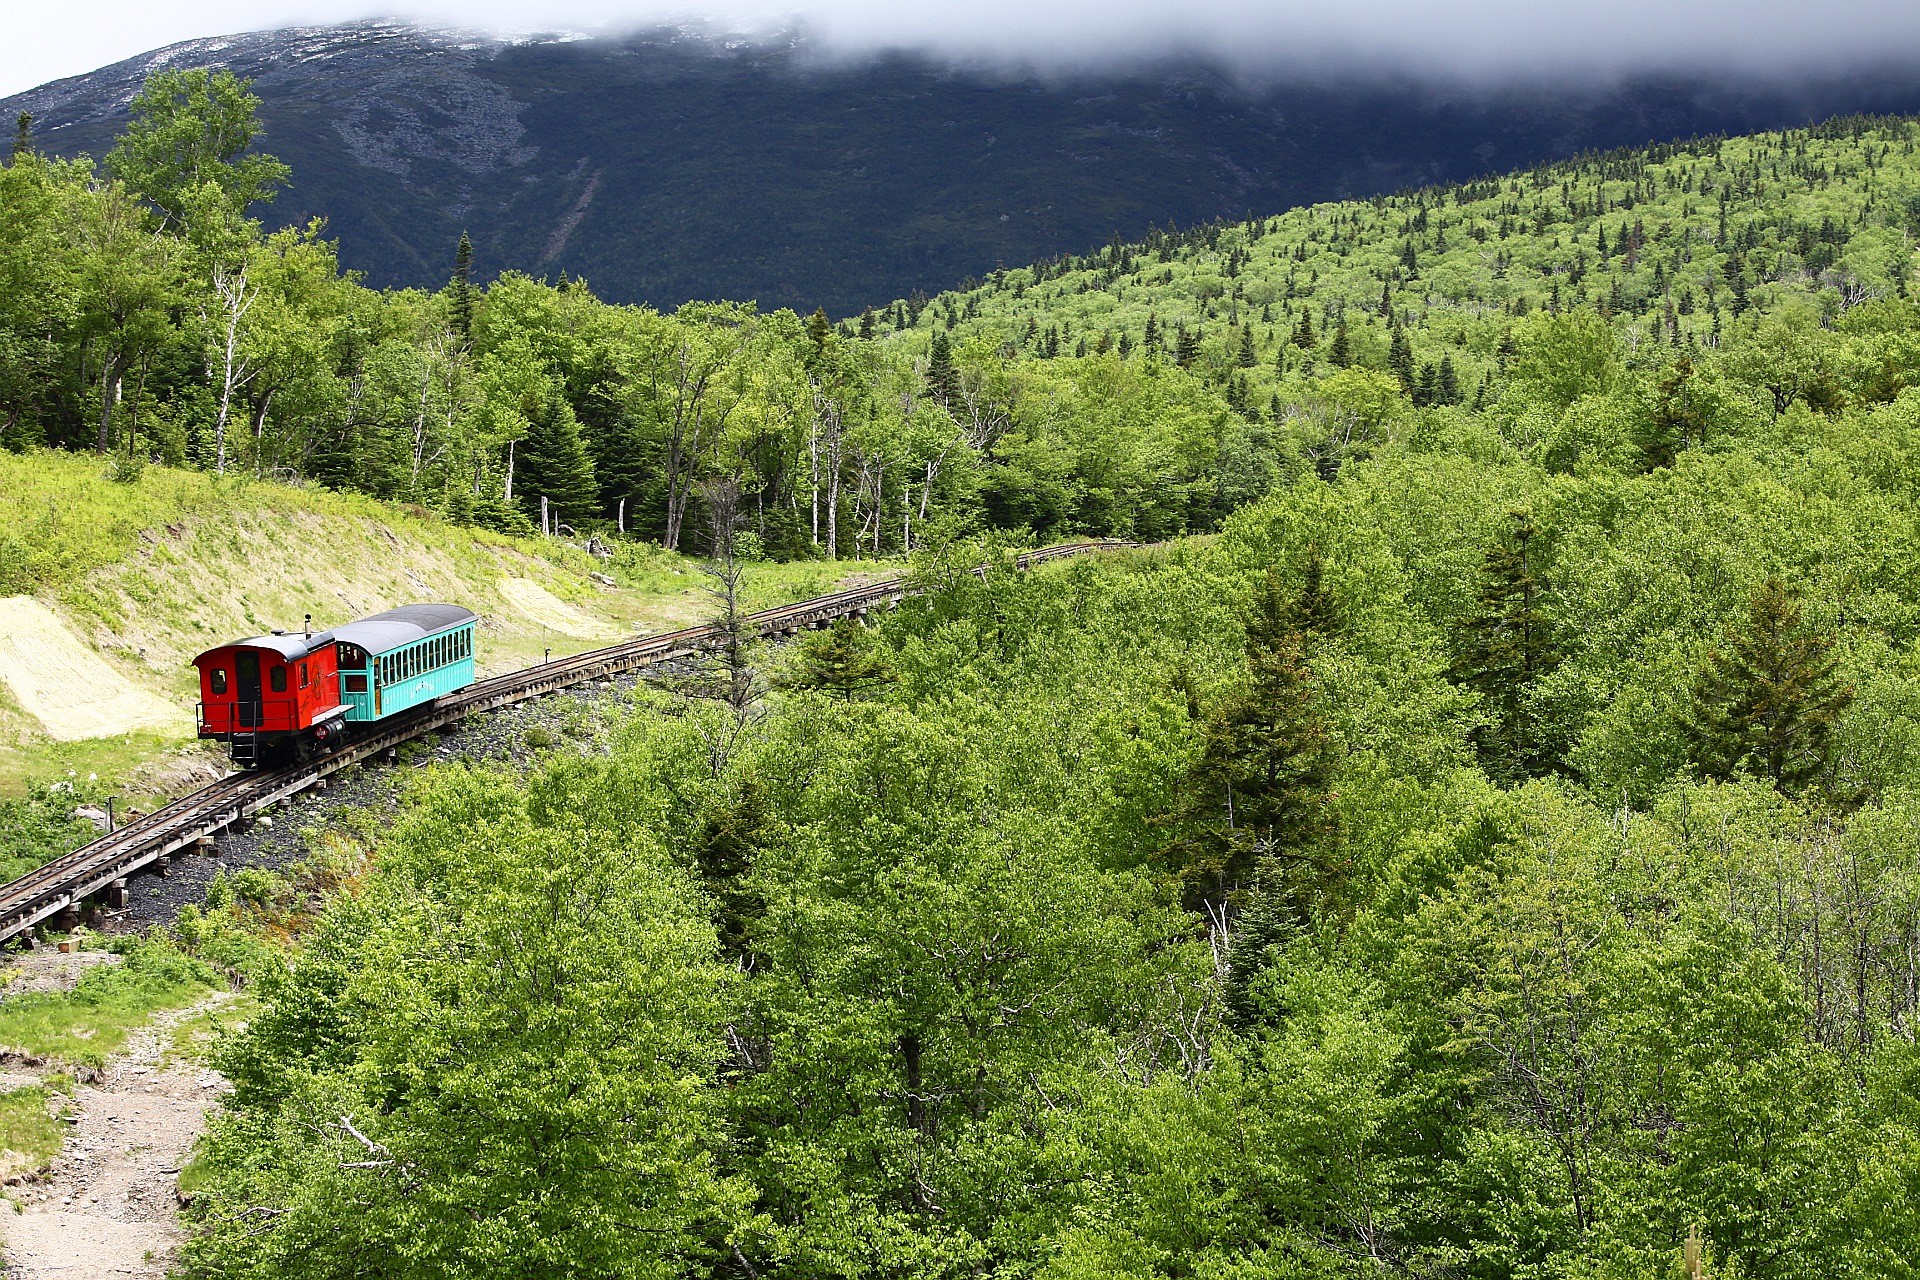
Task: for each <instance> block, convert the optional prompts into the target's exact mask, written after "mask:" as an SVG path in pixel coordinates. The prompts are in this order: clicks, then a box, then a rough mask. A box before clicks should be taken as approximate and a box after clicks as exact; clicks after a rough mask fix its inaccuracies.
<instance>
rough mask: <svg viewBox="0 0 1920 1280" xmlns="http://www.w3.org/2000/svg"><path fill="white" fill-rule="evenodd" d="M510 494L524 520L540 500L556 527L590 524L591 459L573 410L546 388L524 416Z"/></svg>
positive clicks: (593, 500) (594, 496)
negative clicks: (559, 523) (524, 433)
mask: <svg viewBox="0 0 1920 1280" xmlns="http://www.w3.org/2000/svg"><path fill="white" fill-rule="evenodd" d="M515 469H516V471H517V472H518V474H517V475H516V476H515V478H514V486H513V487H514V491H515V494H516V496H518V497H519V498H520V501H521V505H522V506H523V507H525V508H526V510H527V514H528V515H529V516H531V517H537V516H538V515H539V511H540V499H542V498H545V499H546V500H547V510H548V513H549V515H550V516H552V518H553V519H555V520H556V521H565V522H567V523H569V524H579V523H582V522H584V521H587V520H590V519H592V518H593V516H594V514H595V512H596V509H597V507H598V499H599V490H598V488H597V486H596V485H595V484H594V478H593V459H592V458H590V457H589V456H588V455H587V446H586V442H585V441H584V440H583V439H581V436H580V422H579V419H577V418H576V417H575V416H574V412H573V406H572V405H570V404H568V403H567V398H566V397H565V396H564V395H562V394H561V393H560V389H559V388H558V387H555V386H553V385H552V384H550V383H549V384H548V385H546V386H545V387H544V388H542V389H541V391H540V392H539V393H538V394H537V395H536V396H535V398H534V401H533V404H532V412H531V413H530V414H528V416H527V436H526V439H524V440H522V441H520V444H519V448H518V451H517V453H516V455H515Z"/></svg>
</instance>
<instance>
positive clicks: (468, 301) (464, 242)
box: [447, 231, 473, 342]
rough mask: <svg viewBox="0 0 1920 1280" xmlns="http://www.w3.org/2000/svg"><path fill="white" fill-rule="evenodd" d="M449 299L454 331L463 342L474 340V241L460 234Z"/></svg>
mask: <svg viewBox="0 0 1920 1280" xmlns="http://www.w3.org/2000/svg"><path fill="white" fill-rule="evenodd" d="M447 297H448V299H449V301H450V302H451V304H452V323H453V331H454V332H455V333H457V334H459V335H460V340H461V341H462V342H471V341H472V340H473V241H472V240H470V239H468V238H467V233H466V232H464V231H462V232H461V233H460V244H459V246H458V247H457V248H456V249H454V251H453V279H451V280H450V281H448V282H447Z"/></svg>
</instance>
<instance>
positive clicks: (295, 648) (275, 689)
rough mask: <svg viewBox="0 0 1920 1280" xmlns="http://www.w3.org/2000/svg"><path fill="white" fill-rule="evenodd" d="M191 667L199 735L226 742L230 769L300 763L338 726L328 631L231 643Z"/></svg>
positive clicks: (340, 714) (340, 708)
mask: <svg viewBox="0 0 1920 1280" xmlns="http://www.w3.org/2000/svg"><path fill="white" fill-rule="evenodd" d="M193 664H194V665H195V666H196V667H198V668H200V736H201V737H203V738H218V739H220V740H222V741H224V742H226V743H227V744H228V747H229V749H230V750H231V751H232V752H233V759H234V762H235V763H236V764H240V765H256V764H259V763H261V762H263V761H264V760H266V759H268V758H269V757H276V756H288V755H291V756H293V757H294V758H296V759H306V758H308V757H309V756H311V755H312V754H314V752H315V751H316V749H318V748H319V747H320V746H321V745H322V744H324V743H325V742H326V740H327V739H328V738H329V737H331V736H333V735H335V734H338V733H340V732H342V731H344V730H345V728H346V721H347V707H346V704H345V703H343V702H342V701H341V699H340V669H339V665H338V664H339V654H338V650H337V648H336V646H335V645H334V643H333V636H332V635H331V634H322V635H318V636H314V635H289V634H286V633H284V632H275V633H274V634H273V635H267V636H255V637H253V638H252V639H249V640H236V641H234V642H233V643H232V644H224V645H221V646H220V647H219V648H217V649H209V650H207V651H206V652H205V653H203V654H201V655H200V656H199V657H197V658H195V659H194V660H193Z"/></svg>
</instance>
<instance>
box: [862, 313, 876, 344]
mask: <svg viewBox="0 0 1920 1280" xmlns="http://www.w3.org/2000/svg"><path fill="white" fill-rule="evenodd" d="M860 340H861V341H862V342H872V341H873V308H872V307H868V308H867V309H866V310H865V311H862V312H861V313H860Z"/></svg>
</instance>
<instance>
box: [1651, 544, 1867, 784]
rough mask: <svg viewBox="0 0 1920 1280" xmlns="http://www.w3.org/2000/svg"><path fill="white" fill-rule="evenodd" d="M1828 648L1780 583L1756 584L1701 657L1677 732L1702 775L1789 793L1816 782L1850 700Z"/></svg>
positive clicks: (1793, 596)
mask: <svg viewBox="0 0 1920 1280" xmlns="http://www.w3.org/2000/svg"><path fill="white" fill-rule="evenodd" d="M1833 644H1834V642H1833V638H1832V637H1831V636H1828V635H1824V634H1821V633H1820V632H1817V631H1815V630H1814V629H1813V628H1812V627H1811V626H1809V625H1808V624H1807V622H1806V620H1805V618H1804V617H1803V615H1802V612H1801V608H1800V601H1799V599H1798V597H1797V595H1796V593H1795V592H1793V591H1792V590H1790V589H1789V588H1788V587H1787V586H1786V585H1785V584H1784V583H1783V582H1782V581H1781V580H1780V579H1779V578H1768V579H1767V580H1766V581H1765V582H1763V583H1761V584H1760V587H1759V589H1758V590H1756V591H1755V592H1754V594H1753V599H1752V602H1751V603H1750V604H1749V606H1748V609H1747V616H1746V618H1745V619H1744V620H1743V621H1742V623H1741V625H1739V626H1738V627H1735V628H1733V629H1731V630H1730V631H1729V632H1728V633H1727V635H1726V637H1725V639H1724V640H1723V641H1722V642H1721V643H1720V644H1719V645H1716V646H1715V647H1713V648H1712V649H1709V650H1708V651H1707V655H1706V657H1705V659H1704V660H1703V661H1702V663H1701V665H1700V669H1699V672H1698V673H1697V675H1696V676H1695V678H1694V683H1693V690H1692V705H1691V708H1690V711H1689V714H1688V715H1687V718H1686V726H1685V727H1686V730H1687V738H1688V742H1689V745H1690V748H1691V755H1692V759H1693V761H1694V763H1695V764H1697V765H1698V766H1699V767H1700V769H1701V770H1702V772H1704V773H1705V774H1706V775H1707V776H1709V777H1715V778H1731V777H1733V776H1734V775H1735V774H1737V773H1739V772H1740V771H1742V770H1751V771H1752V772H1754V773H1756V774H1758V775H1759V776H1761V777H1763V778H1765V779H1767V781H1769V782H1771V783H1773V785H1774V786H1776V787H1779V788H1780V789H1781V790H1783V791H1787V792H1793V793H1797V792H1800V791H1804V790H1805V789H1806V788H1807V787H1808V786H1810V785H1811V784H1812V783H1813V782H1814V781H1815V780H1817V779H1818V778H1819V776H1820V775H1821V774H1822V773H1823V772H1824V771H1825V770H1826V768H1827V766H1828V763H1829V752H1830V751H1831V749H1832V742H1833V731H1834V726H1835V724H1836V722H1837V721H1838V720H1839V718H1840V716H1841V715H1842V714H1843V713H1845V711H1846V710H1847V708H1848V707H1849V706H1851V705H1852V703H1853V697H1854V691H1853V686H1852V685H1851V684H1849V683H1847V682H1846V681H1845V680H1844V679H1843V678H1842V677H1841V675H1840V673H1839V660H1838V659H1837V658H1836V657H1835V655H1834V653H1833Z"/></svg>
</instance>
